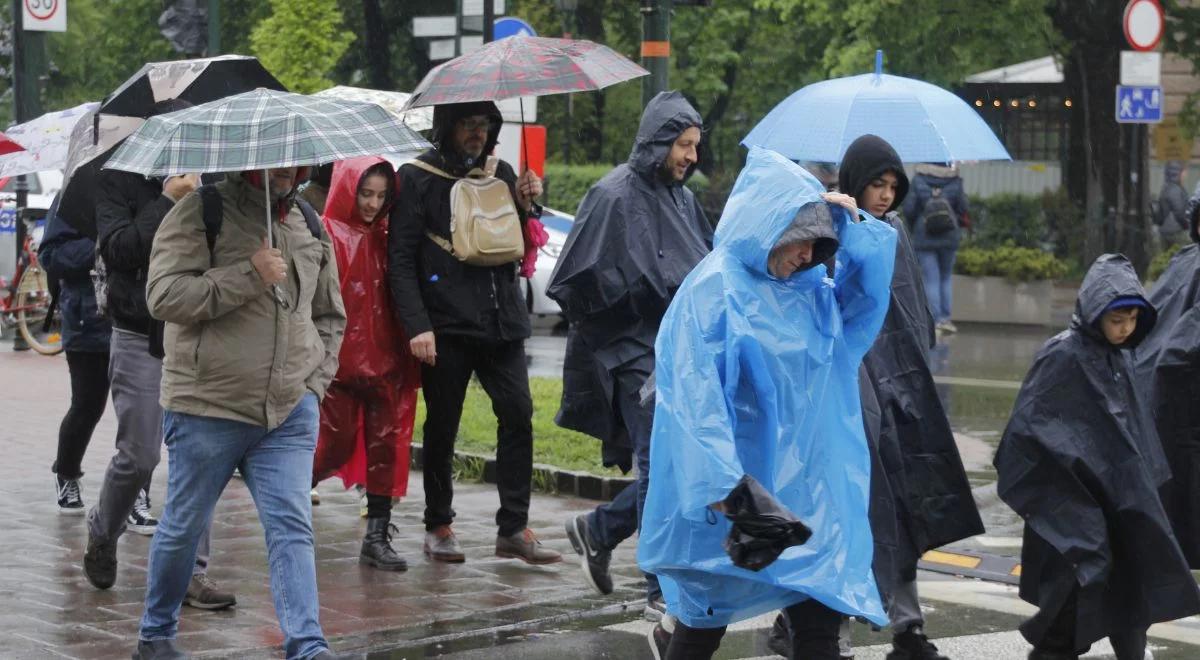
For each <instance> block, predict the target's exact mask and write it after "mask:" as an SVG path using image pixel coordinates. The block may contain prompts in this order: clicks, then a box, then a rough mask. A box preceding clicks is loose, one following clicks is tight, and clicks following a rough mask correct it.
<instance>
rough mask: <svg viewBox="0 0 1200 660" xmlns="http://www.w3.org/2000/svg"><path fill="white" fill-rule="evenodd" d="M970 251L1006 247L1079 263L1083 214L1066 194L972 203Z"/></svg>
mask: <svg viewBox="0 0 1200 660" xmlns="http://www.w3.org/2000/svg"><path fill="white" fill-rule="evenodd" d="M971 220H972V227H971V232H970V234H969V238H968V244H969V246H970V247H976V248H985V249H990V248H996V247H1001V246H1004V245H1015V246H1017V247H1026V248H1035V249H1039V250H1044V251H1049V252H1052V253H1053V254H1054V255H1055V256H1057V257H1058V258H1060V259H1064V260H1066V261H1068V262H1070V263H1077V262H1079V261H1080V260H1081V259H1082V255H1083V238H1084V227H1083V212H1082V210H1081V209H1080V208H1079V206H1078V205H1076V204H1074V203H1072V202H1071V200H1070V198H1069V197H1068V196H1067V193H1066V191H1065V190H1061V189H1060V190H1057V191H1054V192H1049V191H1047V192H1045V193H1043V194H1041V195H1016V194H1002V195H994V196H992V197H988V198H985V199H973V200H971Z"/></svg>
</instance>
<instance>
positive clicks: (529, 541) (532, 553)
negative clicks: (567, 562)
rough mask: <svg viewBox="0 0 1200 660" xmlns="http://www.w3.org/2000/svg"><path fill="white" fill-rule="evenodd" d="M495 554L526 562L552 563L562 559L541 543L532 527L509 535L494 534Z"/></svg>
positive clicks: (554, 551)
mask: <svg viewBox="0 0 1200 660" xmlns="http://www.w3.org/2000/svg"><path fill="white" fill-rule="evenodd" d="M496 556H497V557H503V558H505V559H520V560H521V561H523V562H525V563H526V564H554V563H557V562H560V561H562V555H561V554H559V553H558V551H557V550H551V549H550V548H547V547H545V546H543V545H542V542H541V541H539V540H538V537H537V535H535V534H534V533H533V530H532V529H529V528H528V527H526V528H525V529H524V530H522V531H520V532H517V533H516V534H513V535H511V536H496Z"/></svg>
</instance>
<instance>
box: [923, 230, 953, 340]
mask: <svg viewBox="0 0 1200 660" xmlns="http://www.w3.org/2000/svg"><path fill="white" fill-rule="evenodd" d="M957 254H958V248H940V249H937V250H917V261H918V262H919V263H920V264H921V278H922V279H923V280H924V282H925V297H926V298H928V299H929V311H930V312H931V313H932V314H933V320H934V322H935V323H944V322H946V321H949V320H950V288H951V287H950V275H951V274H953V272H954V258H955V256H957Z"/></svg>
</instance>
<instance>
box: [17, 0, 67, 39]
mask: <svg viewBox="0 0 1200 660" xmlns="http://www.w3.org/2000/svg"><path fill="white" fill-rule="evenodd" d="M21 5H22V20H23V21H24V25H25V29H26V30H30V31H34V32H66V31H67V0H21Z"/></svg>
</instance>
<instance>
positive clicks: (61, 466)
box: [50, 351, 108, 479]
mask: <svg viewBox="0 0 1200 660" xmlns="http://www.w3.org/2000/svg"><path fill="white" fill-rule="evenodd" d="M66 355H67V370H68V371H69V372H70V373H71V407H70V408H68V409H67V414H66V415H63V419H62V424H61V425H60V426H59V427H58V456H57V457H56V458H55V460H54V465H53V466H52V467H51V468H50V469H51V470H52V471H53V472H54V473H55V474H57V475H58V476H60V477H62V478H64V479H78V478H79V477H81V476H83V469H82V468H81V467H80V464H81V463H83V454H84V452H86V451H87V447H88V443H89V442H91V441H92V431H94V430H95V429H96V424H97V423H98V422H99V421H100V417H102V416H103V415H104V407H105V405H107V403H108V353H91V352H83V351H67V353H66Z"/></svg>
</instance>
